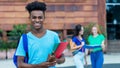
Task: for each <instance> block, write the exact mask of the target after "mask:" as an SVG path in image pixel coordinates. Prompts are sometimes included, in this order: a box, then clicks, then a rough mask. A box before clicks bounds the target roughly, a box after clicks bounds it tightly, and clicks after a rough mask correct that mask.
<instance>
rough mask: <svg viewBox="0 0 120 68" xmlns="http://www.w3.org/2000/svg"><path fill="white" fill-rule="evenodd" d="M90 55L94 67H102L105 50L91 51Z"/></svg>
mask: <svg viewBox="0 0 120 68" xmlns="http://www.w3.org/2000/svg"><path fill="white" fill-rule="evenodd" d="M90 56H91V63H92V68H102V66H103V62H104V58H103V52H102V51H97V52H91V54H90Z"/></svg>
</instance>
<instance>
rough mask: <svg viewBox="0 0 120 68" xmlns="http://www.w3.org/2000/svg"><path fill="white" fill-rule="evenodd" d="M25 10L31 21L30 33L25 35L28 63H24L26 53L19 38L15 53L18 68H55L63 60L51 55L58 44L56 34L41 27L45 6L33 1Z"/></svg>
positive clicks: (58, 40) (63, 59)
mask: <svg viewBox="0 0 120 68" xmlns="http://www.w3.org/2000/svg"><path fill="white" fill-rule="evenodd" d="M26 9H27V11H28V12H29V15H30V16H29V18H30V21H31V31H30V32H28V33H27V38H28V56H29V60H28V63H24V57H25V56H26V53H25V51H24V49H23V42H22V37H21V38H20V42H19V44H18V49H17V51H16V55H17V56H18V68H55V67H54V66H55V64H56V63H63V62H64V61H65V58H64V57H61V58H60V59H56V58H55V56H53V55H51V54H52V52H53V50H54V47H55V45H58V44H59V43H60V39H59V37H58V35H57V33H55V32H53V31H50V30H47V29H45V28H44V27H43V23H44V20H45V11H46V4H45V3H42V2H38V1H35V2H32V3H29V4H28V5H27V6H26Z"/></svg>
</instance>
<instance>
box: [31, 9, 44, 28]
mask: <svg viewBox="0 0 120 68" xmlns="http://www.w3.org/2000/svg"><path fill="white" fill-rule="evenodd" d="M44 19H45V16H44V13H43V11H40V10H34V11H32V12H31V14H30V20H31V24H32V27H33V28H34V29H35V30H40V29H42V28H43V22H44Z"/></svg>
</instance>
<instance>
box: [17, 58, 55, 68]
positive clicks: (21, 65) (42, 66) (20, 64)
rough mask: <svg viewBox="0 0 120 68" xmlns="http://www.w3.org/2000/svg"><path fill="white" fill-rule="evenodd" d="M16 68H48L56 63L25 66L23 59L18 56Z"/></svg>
mask: <svg viewBox="0 0 120 68" xmlns="http://www.w3.org/2000/svg"><path fill="white" fill-rule="evenodd" d="M17 63H18V68H48V67H49V66H53V65H54V64H55V63H56V62H54V61H53V62H44V63H41V64H27V63H24V57H23V56H18V62H17Z"/></svg>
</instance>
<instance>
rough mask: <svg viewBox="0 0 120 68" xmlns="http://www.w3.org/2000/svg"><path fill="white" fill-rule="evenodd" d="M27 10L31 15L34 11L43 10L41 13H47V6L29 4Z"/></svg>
mask: <svg viewBox="0 0 120 68" xmlns="http://www.w3.org/2000/svg"><path fill="white" fill-rule="evenodd" d="M25 8H26V10H27V11H28V12H29V13H31V12H32V11H34V10H41V11H43V12H45V11H46V4H45V3H44V2H38V1H34V2H31V3H28V4H27V5H26V7H25Z"/></svg>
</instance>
